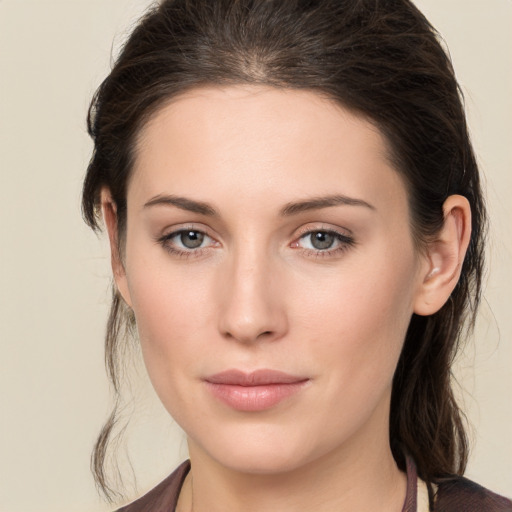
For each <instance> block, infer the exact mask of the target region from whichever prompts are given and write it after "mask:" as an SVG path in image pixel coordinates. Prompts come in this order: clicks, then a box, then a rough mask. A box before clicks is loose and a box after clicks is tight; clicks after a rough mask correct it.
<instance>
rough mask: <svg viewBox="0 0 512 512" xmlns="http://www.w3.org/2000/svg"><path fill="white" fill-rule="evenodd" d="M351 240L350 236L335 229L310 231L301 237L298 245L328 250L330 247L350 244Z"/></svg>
mask: <svg viewBox="0 0 512 512" xmlns="http://www.w3.org/2000/svg"><path fill="white" fill-rule="evenodd" d="M351 242H352V241H351V239H350V238H349V237H347V236H344V235H341V234H339V233H336V232H334V231H310V232H309V233H306V234H305V235H303V236H301V237H300V239H299V242H298V244H297V245H299V246H302V247H303V248H304V249H311V250H313V251H327V250H329V249H336V248H338V246H339V245H343V244H350V243H351Z"/></svg>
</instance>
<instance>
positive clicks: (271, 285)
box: [219, 251, 288, 343]
mask: <svg viewBox="0 0 512 512" xmlns="http://www.w3.org/2000/svg"><path fill="white" fill-rule="evenodd" d="M249 252H250V254H248V253H249ZM276 267H278V265H277V264H275V262H274V264H273V263H272V260H271V258H269V257H268V256H266V255H265V254H264V253H262V254H259V255H258V254H256V253H255V252H254V251H243V252H241V253H238V254H236V255H233V257H232V259H231V261H230V263H229V264H227V265H226V268H225V269H224V272H223V275H222V277H221V281H222V282H221V283H220V289H221V290H222V294H221V300H220V302H219V307H220V312H219V331H220V333H221V334H222V336H224V337H225V338H228V339H233V340H236V341H238V342H241V343H252V342H255V341H263V340H268V341H270V340H277V339H279V338H281V337H282V336H283V335H284V334H285V333H286V331H287V329H288V319H287V315H286V310H285V303H286V297H285V295H286V294H285V291H286V290H285V288H284V287H283V286H282V281H281V279H280V276H279V274H280V272H279V269H278V268H276Z"/></svg>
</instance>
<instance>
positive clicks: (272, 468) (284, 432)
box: [189, 425, 329, 475]
mask: <svg viewBox="0 0 512 512" xmlns="http://www.w3.org/2000/svg"><path fill="white" fill-rule="evenodd" d="M308 439H311V437H310V436H309V435H306V432H303V433H302V435H301V433H300V432H297V428H296V425H295V426H292V427H291V428H290V427H289V428H283V427H280V428H279V427H277V426H270V427H269V426H268V425H267V426H262V425H259V426H257V425H251V426H250V427H249V428H242V429H241V428H239V429H238V431H237V432H233V430H231V429H227V430H225V431H224V432H220V431H219V429H217V430H216V435H215V439H212V438H211V437H209V438H205V442H204V443H196V442H195V441H193V440H191V439H189V448H190V455H191V458H193V457H194V455H195V454H196V453H197V454H198V455H199V453H198V452H200V453H201V455H199V456H201V457H204V456H206V457H207V458H211V459H213V460H214V461H215V462H216V463H217V464H219V465H221V466H223V467H225V468H227V469H229V470H231V471H236V472H239V473H249V474H258V475H268V474H274V475H275V474H279V473H289V472H292V471H295V470H297V469H299V468H301V467H304V466H305V465H307V464H309V463H311V462H312V461H314V460H316V459H317V458H319V457H321V456H322V455H324V454H325V453H327V452H328V451H329V447H327V446H321V445H319V443H318V442H317V443H315V445H316V446H312V445H311V442H310V441H309V442H308Z"/></svg>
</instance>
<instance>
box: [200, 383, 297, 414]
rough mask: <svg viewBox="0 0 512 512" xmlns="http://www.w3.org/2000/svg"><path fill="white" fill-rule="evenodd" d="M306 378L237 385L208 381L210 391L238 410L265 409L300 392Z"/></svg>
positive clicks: (254, 410)
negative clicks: (289, 381) (256, 384)
mask: <svg viewBox="0 0 512 512" xmlns="http://www.w3.org/2000/svg"><path fill="white" fill-rule="evenodd" d="M306 382H307V381H306V380H304V381H299V382H291V383H286V384H281V383H276V384H263V385H260V386H237V385H233V384H217V383H212V382H206V384H207V386H208V389H209V390H210V392H211V393H212V394H213V395H214V396H215V397H216V398H218V399H219V400H221V401H222V402H224V403H225V404H226V405H228V406H229V407H231V408H233V409H236V410H237V411H250V412H257V411H265V410H266V409H270V408H272V407H274V406H276V405H277V404H279V403H280V402H282V401H283V400H286V399H287V398H289V397H291V396H292V395H295V394H296V393H298V392H299V391H300V390H301V389H302V388H303V387H304V386H305V384H306Z"/></svg>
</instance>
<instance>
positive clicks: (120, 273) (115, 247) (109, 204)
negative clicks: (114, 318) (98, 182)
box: [101, 187, 131, 307]
mask: <svg viewBox="0 0 512 512" xmlns="http://www.w3.org/2000/svg"><path fill="white" fill-rule="evenodd" d="M101 212H102V215H103V222H104V223H105V227H106V229H107V233H108V239H109V243H110V262H111V266H112V273H113V275H114V281H115V283H116V286H117V289H118V290H119V293H120V294H121V296H122V297H123V299H124V301H125V302H126V303H127V304H128V305H129V306H130V307H131V299H130V293H129V290H128V283H127V279H126V270H125V268H124V264H123V261H122V258H121V254H120V247H119V230H118V223H117V207H116V204H115V202H114V200H113V199H112V195H111V193H110V190H109V189H108V188H106V187H104V188H103V189H102V190H101Z"/></svg>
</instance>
